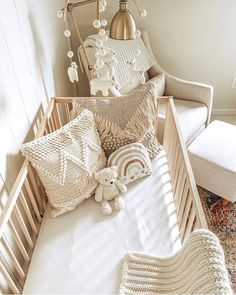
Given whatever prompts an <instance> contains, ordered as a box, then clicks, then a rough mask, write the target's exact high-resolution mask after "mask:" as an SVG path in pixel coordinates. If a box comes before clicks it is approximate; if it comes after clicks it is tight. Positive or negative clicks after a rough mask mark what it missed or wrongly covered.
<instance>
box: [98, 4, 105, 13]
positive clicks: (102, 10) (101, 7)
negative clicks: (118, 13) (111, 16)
mask: <svg viewBox="0 0 236 295" xmlns="http://www.w3.org/2000/svg"><path fill="white" fill-rule="evenodd" d="M105 10H106V7H105V6H104V5H102V4H100V5H99V12H104V11H105Z"/></svg>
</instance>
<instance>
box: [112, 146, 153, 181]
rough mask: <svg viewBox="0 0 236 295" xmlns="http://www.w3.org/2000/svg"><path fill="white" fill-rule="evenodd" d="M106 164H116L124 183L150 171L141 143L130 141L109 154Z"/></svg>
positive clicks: (148, 159) (147, 158) (146, 153)
mask: <svg viewBox="0 0 236 295" xmlns="http://www.w3.org/2000/svg"><path fill="white" fill-rule="evenodd" d="M107 165H108V166H109V167H111V166H117V168H118V175H119V178H120V180H121V181H122V182H123V183H124V184H129V183H131V182H133V181H135V180H137V179H139V178H142V177H145V176H147V175H150V174H151V173H152V164H151V161H150V158H149V156H148V152H147V151H146V149H145V147H144V145H143V144H141V143H131V144H129V145H126V146H123V147H121V148H119V149H118V150H117V151H115V152H114V153H113V154H111V155H110V157H109V158H108V162H107Z"/></svg>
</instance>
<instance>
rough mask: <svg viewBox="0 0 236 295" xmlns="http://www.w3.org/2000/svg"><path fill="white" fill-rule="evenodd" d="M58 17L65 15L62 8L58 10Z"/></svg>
mask: <svg viewBox="0 0 236 295" xmlns="http://www.w3.org/2000/svg"><path fill="white" fill-rule="evenodd" d="M57 17H59V18H62V17H63V12H62V11H61V10H58V11H57Z"/></svg>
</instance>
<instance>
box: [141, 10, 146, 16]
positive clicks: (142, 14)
mask: <svg viewBox="0 0 236 295" xmlns="http://www.w3.org/2000/svg"><path fill="white" fill-rule="evenodd" d="M140 15H141V17H146V16H147V10H146V9H142V10H141V11H140Z"/></svg>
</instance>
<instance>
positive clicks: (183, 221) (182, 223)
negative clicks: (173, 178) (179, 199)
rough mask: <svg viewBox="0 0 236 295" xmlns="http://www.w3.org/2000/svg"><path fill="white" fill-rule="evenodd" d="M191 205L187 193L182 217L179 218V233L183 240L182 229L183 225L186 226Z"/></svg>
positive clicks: (183, 228) (190, 199)
mask: <svg viewBox="0 0 236 295" xmlns="http://www.w3.org/2000/svg"><path fill="white" fill-rule="evenodd" d="M192 205H193V202H192V198H190V194H189V197H188V199H187V203H186V206H185V209H184V215H183V218H182V220H180V234H181V238H182V240H183V237H184V230H185V227H186V224H187V220H188V218H189V213H190V208H191V206H192Z"/></svg>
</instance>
